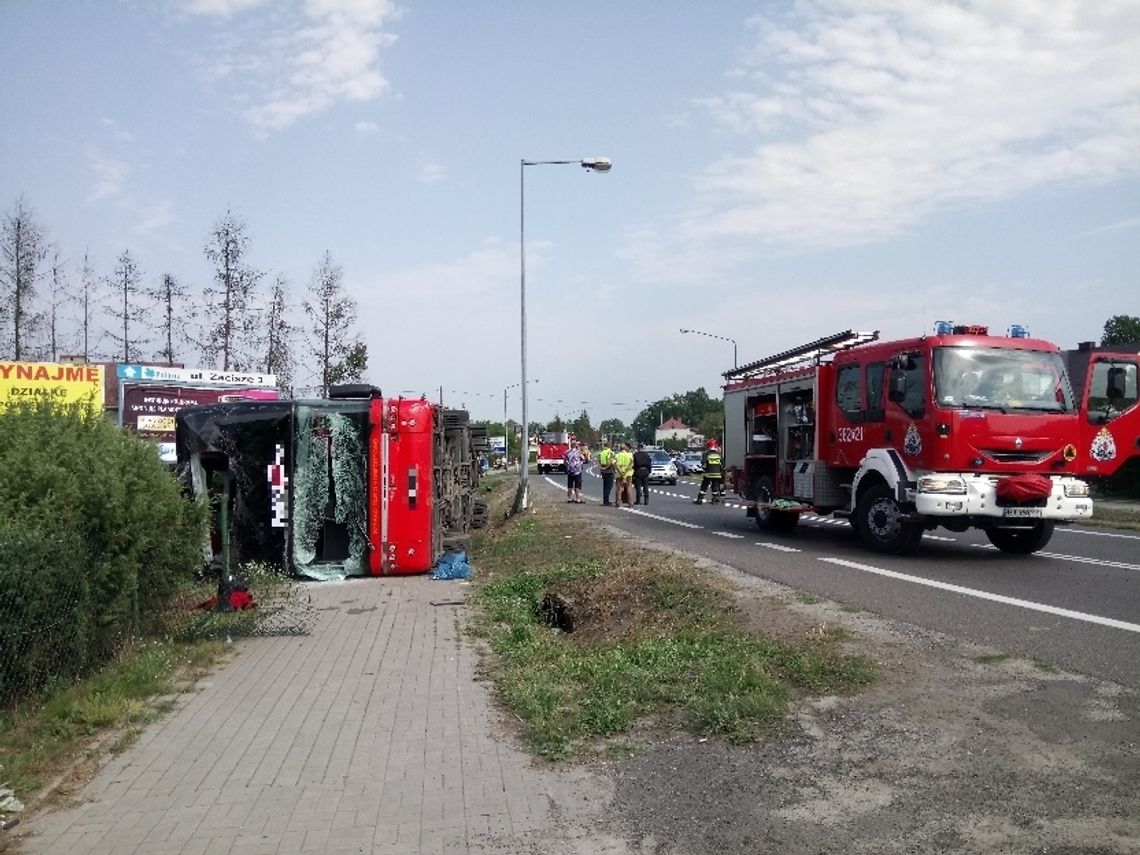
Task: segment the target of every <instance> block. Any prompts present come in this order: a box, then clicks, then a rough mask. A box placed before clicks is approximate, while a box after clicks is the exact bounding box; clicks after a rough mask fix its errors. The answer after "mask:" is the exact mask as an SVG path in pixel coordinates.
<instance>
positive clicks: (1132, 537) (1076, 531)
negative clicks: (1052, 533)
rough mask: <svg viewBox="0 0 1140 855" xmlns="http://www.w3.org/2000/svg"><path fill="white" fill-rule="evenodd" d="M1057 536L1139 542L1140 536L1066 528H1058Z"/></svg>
mask: <svg viewBox="0 0 1140 855" xmlns="http://www.w3.org/2000/svg"><path fill="white" fill-rule="evenodd" d="M1057 534H1088V535H1092V536H1093V537H1119V538H1122V539H1123V540H1140V534H1117V533H1116V532H1114V531H1089V530H1087V529H1083V528H1068V527H1067V526H1058V527H1057Z"/></svg>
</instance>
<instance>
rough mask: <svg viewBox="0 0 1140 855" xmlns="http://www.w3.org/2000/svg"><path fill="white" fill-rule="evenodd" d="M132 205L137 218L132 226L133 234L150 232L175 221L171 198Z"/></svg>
mask: <svg viewBox="0 0 1140 855" xmlns="http://www.w3.org/2000/svg"><path fill="white" fill-rule="evenodd" d="M130 207H131V210H132V213H133V214H134V215H135V217H136V218H137V220H136V222H135V224H134V225H133V226H131V233H132V234H136V235H145V234H150V233H151V232H154V231H158V230H159V229H162V228H164V227H165V226H168V225H170V223H172V222H174V204H173V203H172V202H171V201H170V200H169V199H162V200H161V201H158V202H155V203H154V204H151V205H132V206H130Z"/></svg>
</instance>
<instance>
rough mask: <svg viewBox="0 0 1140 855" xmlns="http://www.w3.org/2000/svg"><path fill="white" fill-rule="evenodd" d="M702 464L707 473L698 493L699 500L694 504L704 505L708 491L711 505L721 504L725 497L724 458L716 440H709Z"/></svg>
mask: <svg viewBox="0 0 1140 855" xmlns="http://www.w3.org/2000/svg"><path fill="white" fill-rule="evenodd" d="M701 462H702V463H703V464H704V467H705V472H704V477H703V478H701V489H699V490H698V491H697V498H696V499H695V500H694V501H693V504H694V505H700V504H704V500H705V490H706V489H707V490H708V491H709V500H710V502H711V504H714V505H716V504H719V503H720V500H721V498H723V497H724V458H723V457H722V456H721V453H720V447H719V446H718V445H717V441H716V440H715V439H710V440H709V442H708V446H707V447H706V448H705V453H704V454H702V455H701Z"/></svg>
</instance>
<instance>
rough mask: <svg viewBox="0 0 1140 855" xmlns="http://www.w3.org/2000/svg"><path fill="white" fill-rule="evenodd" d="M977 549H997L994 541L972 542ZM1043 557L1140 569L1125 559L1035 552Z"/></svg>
mask: <svg viewBox="0 0 1140 855" xmlns="http://www.w3.org/2000/svg"><path fill="white" fill-rule="evenodd" d="M970 546H972V547H974V548H975V549H997V547H996V546H994V545H993V544H992V543H971V544H970ZM1033 554H1034V555H1040V556H1041V557H1042V558H1052V559H1053V560H1055V561H1075V562H1076V563H1078V564H1093V565H1095V566H1097V567H1114V568H1116V569H1119V570H1140V564H1128V563H1126V562H1124V561H1106V560H1105V559H1103V558H1091V557H1089V556H1087V555H1064V554H1062V553H1060V552H1034V553H1033Z"/></svg>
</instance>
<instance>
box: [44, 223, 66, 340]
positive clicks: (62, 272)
mask: <svg viewBox="0 0 1140 855" xmlns="http://www.w3.org/2000/svg"><path fill="white" fill-rule="evenodd" d="M49 273H50V276H51V281H50V289H51V290H50V293H49V295H48V305H47V333H48V340H47V347H46V353H45V356H46V358H47V359H48V360H49V361H50V362H55V361H56V360H58V359H59V352H60V347H61V344H62V342H61V339H63V338H66V340H68V341H70V337H64V336H63V335H62V334H61V332H60V320H61V318H60V310H61V308H62V307H63V306H65V305H66V304H67V302H68V297H69V294H68V292H69V290H70V287H69V283H68V281H67V265H66V263H65V262H64V260H63V258H62V257H61V256H60V254H59V246H58V245H55V244H53V245H52V248H51V264H50V265H49ZM69 349H70V347H69Z"/></svg>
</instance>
